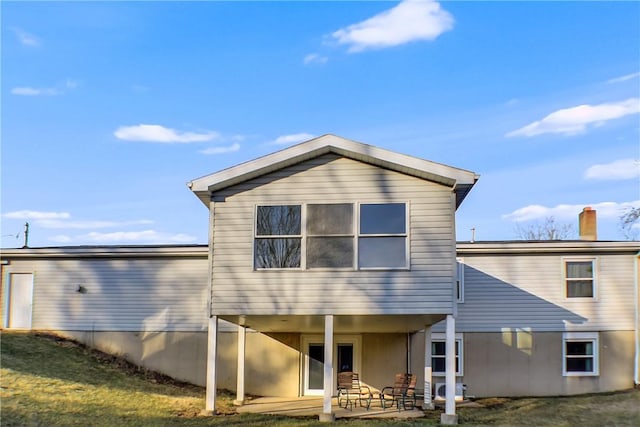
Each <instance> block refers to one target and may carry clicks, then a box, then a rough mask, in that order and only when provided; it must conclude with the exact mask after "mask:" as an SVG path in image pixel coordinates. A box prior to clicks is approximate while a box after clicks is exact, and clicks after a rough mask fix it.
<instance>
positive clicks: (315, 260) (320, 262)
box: [307, 203, 354, 268]
mask: <svg viewBox="0 0 640 427" xmlns="http://www.w3.org/2000/svg"><path fill="white" fill-rule="evenodd" d="M353 254H354V242H353V205H352V204H350V203H342V204H331V205H329V204H326V205H324V204H323V205H320V204H309V205H307V268H353Z"/></svg>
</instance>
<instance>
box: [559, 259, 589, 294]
mask: <svg viewBox="0 0 640 427" xmlns="http://www.w3.org/2000/svg"><path fill="white" fill-rule="evenodd" d="M595 267H596V262H595V259H593V258H590V259H565V260H564V281H565V295H566V297H567V298H594V297H595V295H596V269H595Z"/></svg>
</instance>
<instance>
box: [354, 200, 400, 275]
mask: <svg viewBox="0 0 640 427" xmlns="http://www.w3.org/2000/svg"><path fill="white" fill-rule="evenodd" d="M359 231H360V232H359V234H358V266H359V267H360V268H363V269H367V268H385V269H391V268H408V267H409V262H408V257H407V253H408V250H407V240H408V239H407V205H406V204H405V203H362V204H360V230H359Z"/></svg>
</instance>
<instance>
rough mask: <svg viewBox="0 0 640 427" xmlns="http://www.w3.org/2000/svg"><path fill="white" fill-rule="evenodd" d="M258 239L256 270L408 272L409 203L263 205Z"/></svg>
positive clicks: (255, 255)
mask: <svg viewBox="0 0 640 427" xmlns="http://www.w3.org/2000/svg"><path fill="white" fill-rule="evenodd" d="M356 230H358V231H357V232H356ZM254 238H255V245H254V246H255V247H254V266H255V268H256V269H274V268H275V269H278V268H302V269H313V268H332V269H335V268H342V269H396V268H408V267H409V257H408V252H409V251H408V232H407V205H406V204H405V203H367V204H360V205H355V204H353V203H333V204H319V203H310V204H306V205H280V206H258V207H257V208H256V224H255V236H254Z"/></svg>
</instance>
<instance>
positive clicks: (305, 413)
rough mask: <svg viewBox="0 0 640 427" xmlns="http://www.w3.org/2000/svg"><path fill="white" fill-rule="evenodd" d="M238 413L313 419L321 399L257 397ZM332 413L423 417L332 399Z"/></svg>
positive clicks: (413, 411)
mask: <svg viewBox="0 0 640 427" xmlns="http://www.w3.org/2000/svg"><path fill="white" fill-rule="evenodd" d="M236 410H237V411H238V412H239V413H256V414H271V415H285V416H290V417H313V416H318V415H319V414H320V413H321V412H322V397H315V396H305V397H259V398H255V399H252V400H248V401H247V402H246V403H245V404H244V405H243V406H239V407H237V408H236ZM332 411H333V412H334V414H335V416H336V418H400V419H409V418H420V417H424V412H423V411H422V410H421V409H418V408H416V409H408V410H404V409H403V410H401V411H398V409H397V408H395V407H393V408H387V409H382V408H381V407H380V405H379V404H377V402H375V401H374V402H372V404H371V407H370V408H369V409H368V410H367V409H366V408H362V407H360V406H354V407H353V409H345V408H340V407H338V402H337V400H336V399H335V398H334V399H333V401H332Z"/></svg>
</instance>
